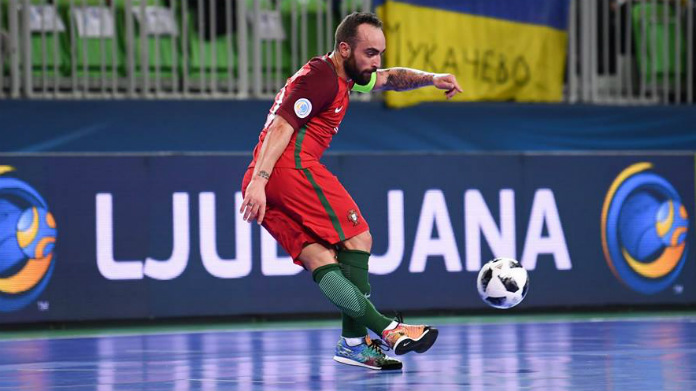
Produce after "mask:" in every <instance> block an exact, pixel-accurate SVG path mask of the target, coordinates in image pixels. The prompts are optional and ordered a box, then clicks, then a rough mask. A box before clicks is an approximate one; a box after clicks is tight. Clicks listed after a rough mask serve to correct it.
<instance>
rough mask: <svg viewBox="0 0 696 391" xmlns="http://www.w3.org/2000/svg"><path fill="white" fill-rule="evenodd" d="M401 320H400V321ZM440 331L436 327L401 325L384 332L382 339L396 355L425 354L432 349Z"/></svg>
mask: <svg viewBox="0 0 696 391" xmlns="http://www.w3.org/2000/svg"><path fill="white" fill-rule="evenodd" d="M400 320H401V319H399V321H400ZM437 334H438V331H437V329H436V328H434V327H430V326H426V325H417V326H412V325H407V324H404V323H401V322H399V324H398V325H397V326H396V327H395V328H393V329H391V330H384V331H383V332H382V339H384V341H385V342H386V343H387V344H389V346H390V347H391V348H392V349H394V353H396V354H397V355H402V354H404V353H408V352H410V351H415V352H416V353H423V352H425V351H426V350H428V349H430V347H431V346H433V344H434V343H435V340H436V339H437Z"/></svg>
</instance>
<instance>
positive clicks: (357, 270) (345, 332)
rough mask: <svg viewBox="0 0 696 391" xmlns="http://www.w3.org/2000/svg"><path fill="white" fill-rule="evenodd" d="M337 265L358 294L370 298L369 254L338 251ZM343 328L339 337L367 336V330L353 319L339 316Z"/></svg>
mask: <svg viewBox="0 0 696 391" xmlns="http://www.w3.org/2000/svg"><path fill="white" fill-rule="evenodd" d="M337 258H338V265H339V266H340V267H341V272H343V275H344V276H345V277H346V279H348V281H350V282H352V283H353V285H355V286H356V287H357V288H358V289H359V290H360V292H361V293H362V294H363V295H364V296H365V297H366V298H369V297H370V283H369V282H368V267H367V263H368V259H369V258H370V253H368V252H365V251H359V250H339V251H338V255H337ZM341 317H342V321H343V328H342V330H341V335H342V336H344V337H346V338H357V337H364V336H366V335H367V328H366V327H365V326H364V325H362V324H360V323H358V322H357V321H356V320H355V319H353V318H351V317H350V316H348V315H346V314H345V313H342V314H341Z"/></svg>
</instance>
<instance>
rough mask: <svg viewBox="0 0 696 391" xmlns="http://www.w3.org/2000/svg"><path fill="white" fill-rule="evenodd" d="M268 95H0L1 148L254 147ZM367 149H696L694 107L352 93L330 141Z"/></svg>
mask: <svg viewBox="0 0 696 391" xmlns="http://www.w3.org/2000/svg"><path fill="white" fill-rule="evenodd" d="M269 107H270V102H268V101H120V100H112V101H37V100H34V101H7V100H5V101H0V124H1V125H0V135H1V136H2V137H0V152H151V151H181V152H186V151H218V152H229V151H244V152H249V151H250V150H251V149H252V148H253V145H254V144H255V143H256V140H257V139H258V133H259V131H260V129H261V127H262V126H263V123H264V121H265V116H266V113H267V112H268V109H269ZM331 150H332V151H337V152H362V151H378V152H383V151H578V150H587V151H592V150H622V151H626V150H629V151H635V150H696V110H694V109H693V108H692V107H690V106H644V107H617V106H583V105H551V104H549V105H543V104H538V105H534V104H514V105H513V104H505V103H498V104H495V103H450V104H422V105H419V106H415V107H410V108H405V109H400V110H389V109H385V108H384V106H383V105H382V104H381V103H379V102H369V103H368V102H352V103H351V107H350V110H348V111H347V113H346V117H345V119H344V121H343V123H342V125H341V127H340V130H339V133H338V135H337V136H336V137H335V138H334V141H333V143H332V146H331Z"/></svg>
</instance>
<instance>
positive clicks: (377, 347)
mask: <svg viewBox="0 0 696 391" xmlns="http://www.w3.org/2000/svg"><path fill="white" fill-rule="evenodd" d="M367 347H368V348H370V349H372V350H374V351H375V352H376V353H377V354H379V355H381V356H384V351H385V350H386V351H390V350H391V348H390V347H389V345H387V343H386V342H384V341H382V340H381V339H372V340H370V343H368V344H367Z"/></svg>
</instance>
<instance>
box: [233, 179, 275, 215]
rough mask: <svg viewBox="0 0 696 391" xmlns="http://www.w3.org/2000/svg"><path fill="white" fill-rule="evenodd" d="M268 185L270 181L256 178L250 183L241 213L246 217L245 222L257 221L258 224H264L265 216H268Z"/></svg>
mask: <svg viewBox="0 0 696 391" xmlns="http://www.w3.org/2000/svg"><path fill="white" fill-rule="evenodd" d="M266 183H268V179H264V178H261V177H259V176H254V179H252V180H251V182H249V186H247V188H246V192H245V193H244V202H242V208H241V209H240V210H239V213H242V214H243V215H244V221H249V222H251V221H252V220H254V219H256V223H258V224H261V223H262V222H263V216H264V215H265V214H266Z"/></svg>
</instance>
